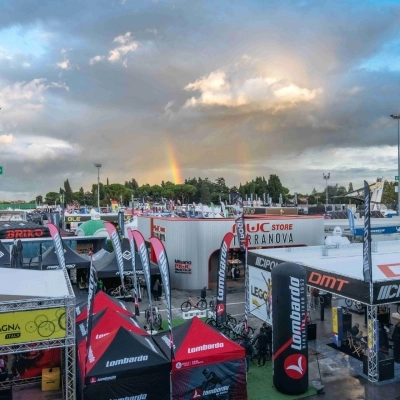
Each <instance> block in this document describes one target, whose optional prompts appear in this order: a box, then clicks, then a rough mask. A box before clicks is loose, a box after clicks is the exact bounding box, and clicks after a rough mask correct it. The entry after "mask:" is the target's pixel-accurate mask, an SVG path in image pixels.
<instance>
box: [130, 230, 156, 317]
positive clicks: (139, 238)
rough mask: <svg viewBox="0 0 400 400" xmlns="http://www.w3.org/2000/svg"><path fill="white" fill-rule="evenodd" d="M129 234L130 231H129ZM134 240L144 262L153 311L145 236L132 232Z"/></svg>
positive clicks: (150, 307)
mask: <svg viewBox="0 0 400 400" xmlns="http://www.w3.org/2000/svg"><path fill="white" fill-rule="evenodd" d="M128 233H129V231H128ZM132 235H133V238H134V240H135V242H136V246H137V248H138V252H139V256H140V260H141V261H142V267H143V275H144V279H145V281H146V288H147V297H148V298H149V309H150V310H152V309H153V304H152V300H151V281H150V261H149V253H148V251H147V247H146V242H145V241H144V237H143V235H142V234H141V233H140V232H139V231H136V230H134V231H132ZM152 316H153V313H152V312H151V313H150V318H152Z"/></svg>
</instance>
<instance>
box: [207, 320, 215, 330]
mask: <svg viewBox="0 0 400 400" xmlns="http://www.w3.org/2000/svg"><path fill="white" fill-rule="evenodd" d="M206 324H207V325H211V326H213V327H214V328H215V327H216V326H217V321H216V320H215V319H214V318H208V319H206Z"/></svg>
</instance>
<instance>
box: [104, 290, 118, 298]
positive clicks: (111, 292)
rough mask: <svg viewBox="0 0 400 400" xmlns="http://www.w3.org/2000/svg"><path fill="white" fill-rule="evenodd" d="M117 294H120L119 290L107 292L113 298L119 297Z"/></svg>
mask: <svg viewBox="0 0 400 400" xmlns="http://www.w3.org/2000/svg"><path fill="white" fill-rule="evenodd" d="M117 293H118V290H117V289H116V288H113V289H108V290H107V294H108V295H109V296H111V297H115V296H116V295H117Z"/></svg>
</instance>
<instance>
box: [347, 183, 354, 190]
mask: <svg viewBox="0 0 400 400" xmlns="http://www.w3.org/2000/svg"><path fill="white" fill-rule="evenodd" d="M353 190H354V189H353V183H352V182H350V183H349V190H348V191H347V192H352V191H353Z"/></svg>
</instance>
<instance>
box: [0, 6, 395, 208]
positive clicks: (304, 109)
mask: <svg viewBox="0 0 400 400" xmlns="http://www.w3.org/2000/svg"><path fill="white" fill-rule="evenodd" d="M333 16H334V17H333ZM399 18H400V8H399V7H398V5H397V4H396V3H395V2H391V1H389V0H383V1H381V2H379V3H373V2H365V1H361V0H355V1H352V2H347V3H343V2H334V1H331V2H321V1H317V0H305V1H289V0H282V1H279V2H278V1H269V2H260V1H255V0H249V1H246V2H231V1H229V0H220V1H218V2H215V1H210V0H204V1H201V2H193V1H191V2H188V1H182V0H177V1H176V0H163V1H125V0H119V1H113V2H98V1H95V0H87V1H85V2H84V4H83V3H82V2H81V1H78V0H70V1H68V2H18V1H11V0H6V2H5V3H4V4H2V5H0V26H1V28H0V29H1V35H0V68H1V76H0V108H1V110H0V148H1V155H2V160H3V161H2V162H1V164H2V166H3V168H4V174H3V176H2V186H1V191H0V199H2V198H8V199H12V198H14V196H18V198H24V199H26V200H29V199H31V198H34V197H35V196H36V195H38V194H41V195H45V194H46V193H47V192H49V191H54V190H58V188H59V187H60V186H62V184H63V181H64V180H65V179H67V178H68V179H69V181H70V183H71V186H72V188H73V190H78V189H79V188H80V187H81V186H82V187H84V189H85V190H90V189H91V185H92V184H93V183H94V182H96V181H97V171H96V169H95V167H94V166H93V163H95V162H101V163H102V164H103V167H102V169H101V177H100V178H101V180H102V182H105V180H106V179H107V178H108V179H109V181H110V182H124V181H126V180H130V179H132V178H135V179H136V180H137V181H138V182H139V184H140V185H141V184H144V183H149V184H155V183H160V182H161V181H162V180H164V181H167V180H171V181H173V180H174V179H180V178H178V177H180V176H181V177H182V179H184V178H189V177H199V176H200V177H203V178H204V177H208V178H209V179H211V180H214V179H216V178H218V177H221V176H223V177H224V178H225V179H226V182H227V184H228V185H230V186H233V185H239V183H240V182H242V183H244V182H246V181H248V180H251V179H253V178H254V177H255V176H265V177H266V178H268V177H269V175H270V174H272V173H274V174H277V175H278V176H279V177H280V178H281V181H282V183H283V184H284V186H286V187H288V188H289V189H290V191H291V192H292V193H293V192H294V191H297V192H303V193H307V192H311V191H312V189H313V188H314V187H315V188H316V189H317V190H322V189H323V188H324V187H325V182H324V181H323V179H322V173H327V172H330V173H331V179H330V182H329V183H331V184H336V183H338V184H339V185H343V186H347V185H348V183H349V182H352V183H353V185H354V187H357V186H359V187H361V185H362V181H363V180H364V179H367V180H371V181H372V180H374V179H376V177H378V176H383V177H385V178H386V179H391V180H392V179H393V178H394V176H395V175H397V123H396V121H394V120H392V119H391V118H390V114H399V113H400V108H399V107H400V106H399V93H400V79H399V78H400V76H399V75H400V68H399V65H400V64H399V62H400V61H399V60H400V58H399V54H400V53H399V51H398V50H399V49H400V47H399V43H400V25H399V23H398V21H399ZM122 67H125V68H122Z"/></svg>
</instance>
